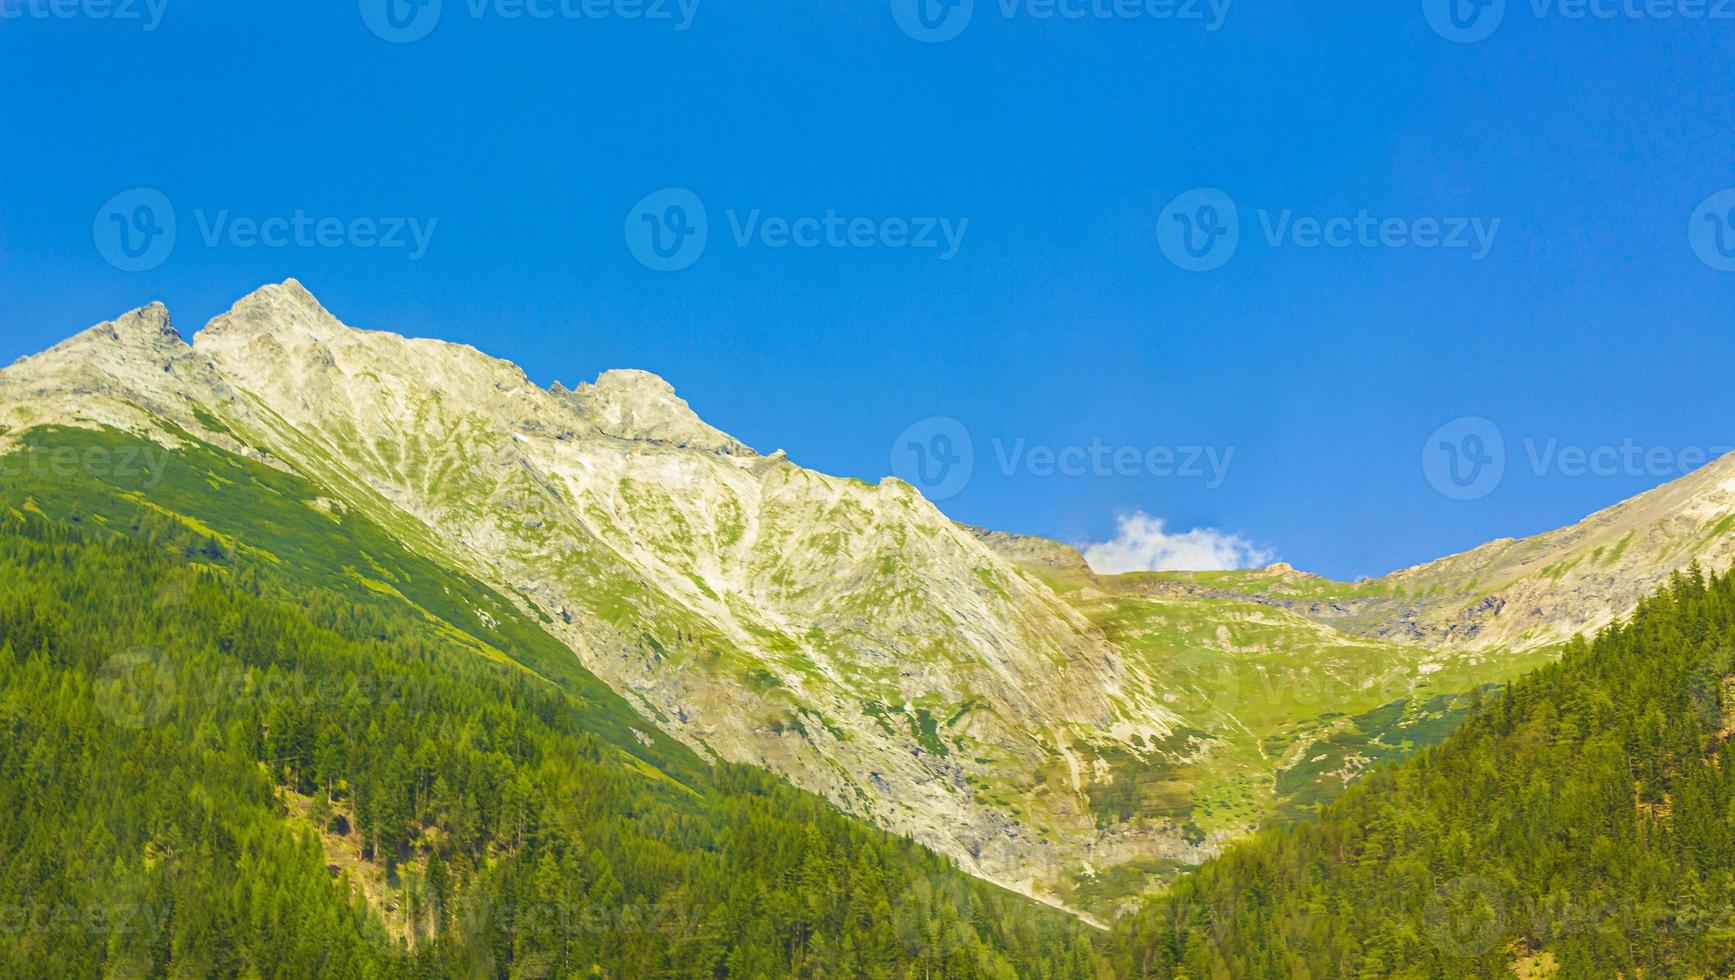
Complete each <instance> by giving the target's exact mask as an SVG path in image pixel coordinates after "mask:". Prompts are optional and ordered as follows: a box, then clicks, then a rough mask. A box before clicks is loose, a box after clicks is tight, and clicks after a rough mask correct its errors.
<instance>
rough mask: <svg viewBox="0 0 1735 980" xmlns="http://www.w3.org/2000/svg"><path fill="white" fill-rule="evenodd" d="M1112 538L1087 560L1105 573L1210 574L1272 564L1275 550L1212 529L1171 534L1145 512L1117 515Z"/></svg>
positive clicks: (1088, 551)
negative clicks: (1223, 570) (1184, 572)
mask: <svg viewBox="0 0 1735 980" xmlns="http://www.w3.org/2000/svg"><path fill="white" fill-rule="evenodd" d="M1115 524H1116V529H1115V537H1114V540H1113V541H1105V542H1103V543H1101V544H1092V545H1087V546H1086V547H1085V549H1084V560H1085V561H1087V562H1089V563H1090V567H1091V568H1092V569H1094V570H1096V571H1097V572H1099V573H1101V574H1103V575H1119V574H1120V573H1122V572H1179V571H1186V572H1208V571H1217V570H1221V569H1227V568H1254V567H1259V566H1264V565H1268V564H1270V563H1271V560H1272V559H1273V558H1275V557H1277V555H1276V553H1275V552H1273V551H1269V550H1267V549H1264V548H1259V547H1255V546H1254V544H1253V542H1251V541H1249V540H1247V539H1246V538H1244V537H1242V536H1241V535H1239V534H1231V533H1229V532H1226V531H1219V530H1217V529H1216V528H1214V527H1196V528H1194V529H1192V530H1191V531H1182V532H1178V533H1172V532H1170V531H1169V530H1168V529H1167V527H1165V525H1164V523H1163V519H1162V518H1160V517H1152V516H1150V515H1149V514H1146V513H1145V512H1143V511H1136V512H1134V513H1131V514H1122V515H1121V516H1120V517H1118V518H1116V519H1115Z"/></svg>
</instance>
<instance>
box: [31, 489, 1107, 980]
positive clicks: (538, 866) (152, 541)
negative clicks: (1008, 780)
mask: <svg viewBox="0 0 1735 980" xmlns="http://www.w3.org/2000/svg"><path fill="white" fill-rule="evenodd" d="M21 472H30V471H29V470H28V469H24V470H15V471H13V472H12V474H11V475H13V476H17V474H18V473H21ZM37 472H40V468H39V470H38V471H37ZM28 482H29V481H28V480H21V479H13V480H10V481H9V483H8V486H7V490H8V491H9V493H8V495H7V500H6V505H7V506H6V507H5V509H4V510H0V812H3V813H5V814H6V817H5V819H4V820H0V912H3V915H0V964H6V965H5V966H3V967H0V972H5V973H10V972H12V971H20V970H21V971H23V972H22V973H18V974H16V975H29V976H34V977H63V976H64V977H87V976H102V975H109V976H129V977H134V976H136V977H167V976H176V977H204V976H218V977H222V976H263V977H272V976H297V977H301V976H330V977H352V976H353V977H361V976H404V975H421V976H497V977H507V976H514V977H516V976H537V977H542V976H551V977H553V976H576V975H584V976H605V977H652V976H707V977H709V976H736V977H758V976H783V975H810V976H854V975H867V976H886V977H903V976H923V977H927V976H942V975H943V976H1008V977H1009V976H1013V975H1026V976H1054V977H1062V976H1090V975H1094V973H1095V971H1096V967H1097V963H1096V954H1095V953H1094V952H1093V950H1092V948H1091V945H1090V943H1089V941H1088V939H1087V938H1086V935H1085V933H1086V932H1087V930H1086V929H1085V928H1084V927H1082V926H1080V925H1078V924H1076V923H1075V922H1074V921H1073V920H1072V919H1071V918H1070V917H1068V916H1065V915H1063V914H1061V913H1057V912H1053V911H1052V910H1048V909H1045V908H1042V907H1040V906H1037V905H1035V904H1034V903H1031V902H1029V901H1027V900H1025V899H1023V898H1021V897H1018V896H1014V895H1010V894H1008V893H1005V892H1001V891H999V890H998V889H995V888H993V887H991V886H988V885H985V884H983V883H981V882H978V881H975V880H974V879H970V878H968V877H966V876H964V875H962V874H960V873H958V872H957V871H955V870H954V869H953V868H952V867H951V866H950V865H949V864H948V863H947V862H945V861H944V860H942V859H940V858H938V857H936V856H935V855H933V854H932V853H930V852H928V851H926V850H924V849H922V848H920V847H917V846H915V845H913V844H911V843H909V842H907V841H904V840H900V839H898V838H895V837H892V836H890V835H887V834H885V833H883V832H880V831H877V830H873V829H870V828H868V827H866V826H864V825H862V824H860V823H858V822H855V821H853V820H850V819H848V818H846V817H843V816H841V815H839V814H837V813H836V812H835V811H834V810H832V809H831V808H830V807H828V806H827V805H826V804H825V803H824V802H823V801H821V800H819V799H817V798H815V797H813V796H810V795H808V794H805V793H800V792H797V791H795V790H793V789H790V788H788V787H787V786H786V785H784V784H782V783H780V782H779V781H777V780H776V779H774V778H773V777H771V776H768V775H766V774H764V773H762V772H759V771H757V770H750V769H746V768H742V767H733V766H724V767H720V768H716V769H712V768H711V767H710V766H708V765H707V764H705V763H703V762H702V761H701V760H698V759H697V758H694V757H692V756H691V755H690V754H686V753H685V750H682V749H680V748H679V747H678V746H671V745H669V744H668V743H667V742H666V740H659V739H656V738H654V737H653V734H652V732H654V729H650V726H649V725H645V729H650V730H648V731H643V732H641V733H640V734H641V735H642V736H643V739H642V740H643V743H644V745H641V746H640V748H641V749H642V750H643V751H642V757H641V756H640V755H634V754H632V753H630V752H628V751H627V750H626V749H625V748H623V747H621V746H618V745H615V744H613V743H612V742H611V741H609V740H608V739H607V738H605V737H599V735H598V734H597V733H596V730H594V729H593V725H594V724H596V723H598V722H601V723H603V726H604V727H603V730H605V731H609V730H612V729H611V727H610V726H613V725H615V724H616V723H617V722H618V721H619V718H620V716H621V714H622V713H623V712H625V711H626V710H627V709H626V708H625V706H624V705H621V704H619V703H618V702H616V703H615V704H614V705H613V706H612V707H610V706H608V705H600V704H592V703H590V702H588V701H586V700H585V699H584V698H581V697H579V696H576V695H574V694H573V693H570V692H569V691H568V690H567V687H569V686H571V685H563V684H561V683H556V682H555V681H552V680H550V679H549V678H547V677H544V676H542V675H541V674H539V673H537V672H535V671H533V670H531V669H530V668H528V667H526V666H525V665H524V664H522V663H520V662H518V660H516V659H514V658H513V657H505V656H490V655H488V651H487V650H486V649H483V648H479V646H478V644H477V643H476V642H475V640H474V638H471V637H468V636H467V635H466V634H462V633H459V632H458V631H456V630H455V629H453V627H452V626H451V624H450V623H449V622H447V621H445V620H442V619H440V618H438V617H435V616H433V615H431V614H427V613H425V612H424V613H422V614H418V613H417V612H415V607H414V606H412V605H409V604H406V603H405V602H404V601H403V600H402V597H401V596H391V595H387V594H384V593H380V594H379V598H378V599H377V601H370V600H368V599H366V598H365V597H364V598H357V597H355V596H352V595H348V594H345V593H344V592H343V591H338V590H332V589H325V588H321V587H318V586H316V585H311V584H308V583H307V582H305V581H301V580H300V579H299V578H298V576H297V575H292V574H289V569H287V568H286V567H280V566H279V565H277V564H275V563H274V562H273V561H272V560H270V559H269V558H268V557H265V556H266V554H267V553H265V552H257V553H255V552H256V551H257V549H253V548H251V547H248V548H242V547H240V546H237V545H236V544H234V543H233V542H225V541H224V540H223V539H221V538H220V537H218V536H216V535H212V534H205V533H201V532H200V531H198V530H197V529H194V528H189V527H188V526H187V523H186V522H185V521H184V520H175V519H171V518H168V517H164V516H160V514H159V513H158V511H156V510H153V509H149V508H145V507H139V508H137V513H136V514H135V515H134V516H133V517H132V518H130V519H127V520H119V519H117V518H116V517H115V516H114V515H113V514H112V513H111V514H108V515H106V516H103V517H102V519H101V520H96V519H93V512H92V511H91V510H89V509H85V510H83V511H81V512H78V513H74V514H72V515H70V516H69V517H67V518H65V519H57V520H50V519H48V518H47V517H46V516H43V513H42V511H41V509H40V507H39V501H38V500H37V499H36V498H34V497H32V496H30V495H29V494H27V493H23V492H21V491H20V490H19V487H20V486H22V485H23V484H24V483H28ZM57 503H60V504H62V505H64V503H65V498H61V499H60V500H59V501H57ZM87 503H89V501H87ZM110 503H111V504H112V503H113V501H112V500H111V501H110ZM51 509H52V508H51ZM74 509H75V510H77V509H78V508H76V507H75V508H74ZM261 509H262V512H266V513H268V512H269V510H270V508H269V507H263V506H262V508H261ZM309 513H311V511H310V512H309ZM399 557H401V556H399ZM392 558H393V556H391V555H383V554H382V555H379V556H377V559H378V560H383V561H388V562H389V561H391V560H392ZM356 560H357V561H358V562H359V561H361V560H362V559H361V558H360V556H356ZM374 594H375V593H372V592H367V593H363V595H364V596H366V595H374ZM599 698H600V696H599ZM653 744H654V745H655V746H656V748H655V749H654V750H652V749H650V748H647V746H650V745H653ZM647 760H657V761H660V762H662V763H663V765H662V766H658V765H653V764H652V762H651V761H647Z"/></svg>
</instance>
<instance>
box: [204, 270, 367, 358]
mask: <svg viewBox="0 0 1735 980" xmlns="http://www.w3.org/2000/svg"><path fill="white" fill-rule="evenodd" d="M344 329H346V328H345V327H344V325H343V323H341V322H340V321H339V320H338V319H337V317H335V316H332V315H331V312H330V311H328V310H327V309H326V308H325V307H324V306H322V305H320V302H319V300H317V299H315V298H314V296H313V294H312V293H310V292H308V291H307V287H305V286H303V285H302V284H301V283H300V282H298V281H297V280H295V279H285V280H284V281H283V282H281V283H273V284H270V285H266V286H261V287H260V288H258V289H256V290H254V291H253V292H251V293H248V294H247V295H246V296H243V297H242V298H241V299H240V300H238V301H236V303H235V305H234V306H232V307H230V308H229V311H228V312H227V313H223V314H220V315H218V316H217V317H215V318H214V319H212V320H211V322H210V323H207V324H205V328H204V329H203V330H200V331H199V332H198V333H197V334H195V335H194V337H193V345H194V347H195V348H198V349H200V350H204V349H205V348H206V347H208V346H216V347H226V346H233V345H235V344H236V343H247V342H252V341H257V340H259V339H261V338H266V339H274V340H278V341H284V340H288V339H291V338H308V339H327V338H330V337H331V336H333V335H335V334H337V333H339V332H341V331H343V330H344Z"/></svg>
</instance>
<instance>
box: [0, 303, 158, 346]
mask: <svg viewBox="0 0 1735 980" xmlns="http://www.w3.org/2000/svg"><path fill="white" fill-rule="evenodd" d="M186 349H187V342H186V341H184V340H182V339H181V335H180V333H179V332H178V331H176V330H175V327H174V324H173V323H172V322H170V320H169V310H168V307H166V306H164V305H163V304H162V303H160V302H153V303H150V304H147V305H145V306H141V307H139V308H138V309H136V310H132V311H130V312H128V313H125V314H122V315H121V316H118V317H116V318H115V319H113V320H107V321H104V322H102V323H99V324H97V325H95V326H93V327H89V328H87V329H85V330H83V331H80V332H79V333H76V334H73V335H72V336H71V337H68V338H67V339H65V340H63V341H61V342H60V343H58V344H56V345H54V346H53V347H51V348H49V349H48V350H47V351H44V352H43V353H42V354H38V355H36V358H43V357H48V356H49V355H50V354H56V355H64V354H68V353H74V352H82V353H85V354H87V355H92V356H100V357H104V358H109V359H113V358H117V357H122V356H124V355H125V353H128V352H138V353H144V354H148V355H152V356H155V355H158V354H166V355H168V356H174V355H177V354H181V353H184V352H185V351H186ZM99 352H100V353H99ZM34 359H35V358H25V359H24V360H34Z"/></svg>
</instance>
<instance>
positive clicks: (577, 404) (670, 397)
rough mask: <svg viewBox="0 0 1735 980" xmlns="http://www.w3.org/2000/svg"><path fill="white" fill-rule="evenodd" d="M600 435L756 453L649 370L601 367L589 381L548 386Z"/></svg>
mask: <svg viewBox="0 0 1735 980" xmlns="http://www.w3.org/2000/svg"><path fill="white" fill-rule="evenodd" d="M550 390H551V391H552V392H553V394H554V395H555V397H556V398H559V399H561V400H562V401H563V402H565V403H566V404H567V405H568V406H569V407H571V408H572V409H573V410H574V411H576V412H577V413H578V414H579V415H580V416H581V417H583V418H584V420H585V421H586V422H588V423H590V424H591V425H592V426H594V427H595V428H596V430H597V431H599V432H601V433H602V434H603V435H607V436H612V437H613V438H616V439H628V440H633V441H637V442H656V443H666V444H669V445H673V446H677V447H680V448H684V449H698V450H701V451H704V452H715V453H722V454H725V455H731V456H752V455H757V454H756V453H754V451H753V450H752V449H749V448H748V447H747V446H746V445H744V444H743V443H741V442H740V441H739V440H737V439H735V438H734V437H733V436H730V435H729V434H727V433H725V432H722V431H719V430H718V429H714V428H712V427H711V426H709V425H706V424H705V422H704V420H703V419H700V418H699V416H698V413H696V412H694V411H693V409H692V407H691V406H689V405H688V404H687V403H686V401H685V400H683V399H682V398H681V397H680V396H679V395H677V394H675V388H674V386H673V385H671V384H669V383H668V382H667V381H665V380H663V379H662V378H660V377H658V376H657V375H655V374H652V373H650V372H649V371H632V370H612V371H605V372H603V373H602V374H601V375H600V376H599V377H598V378H597V379H596V382H595V383H593V384H583V383H581V384H580V385H579V386H578V387H577V388H576V389H569V388H566V387H565V386H563V385H561V384H560V383H559V382H555V384H554V386H553V387H552V388H551V389H550Z"/></svg>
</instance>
